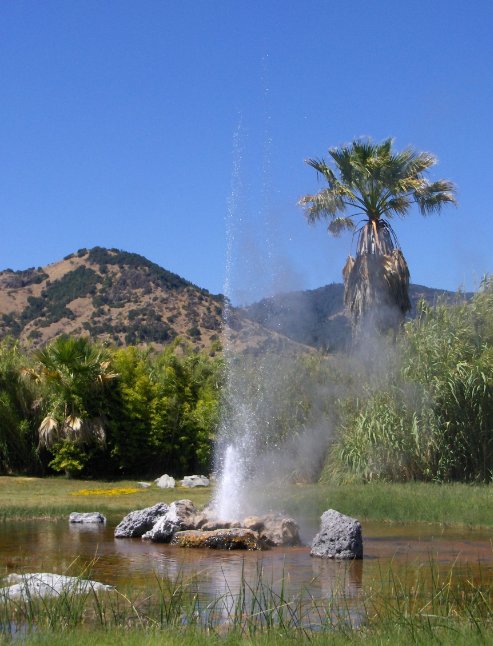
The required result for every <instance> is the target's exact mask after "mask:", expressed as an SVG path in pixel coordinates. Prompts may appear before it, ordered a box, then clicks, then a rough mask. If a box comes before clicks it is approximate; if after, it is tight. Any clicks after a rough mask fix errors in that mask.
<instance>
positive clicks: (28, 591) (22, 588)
mask: <svg viewBox="0 0 493 646" xmlns="http://www.w3.org/2000/svg"><path fill="white" fill-rule="evenodd" d="M4 581H5V583H10V584H13V585H10V586H7V587H4V588H0V598H9V599H20V598H24V599H26V600H29V599H31V598H33V597H58V596H60V595H61V594H66V593H70V594H82V593H84V592H88V591H95V592H101V591H109V590H114V589H115V588H114V587H113V586H111V585H105V584H104V583H99V582H98V581H90V580H89V579H80V578H79V577H76V576H63V575H61V574H51V573H49V572H34V573H30V574H9V575H8V576H7V577H5V579H4Z"/></svg>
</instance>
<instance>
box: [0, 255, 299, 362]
mask: <svg viewBox="0 0 493 646" xmlns="http://www.w3.org/2000/svg"><path fill="white" fill-rule="evenodd" d="M223 307H224V297H223V296H222V295H213V294H210V293H209V292H208V291H207V290H205V289H201V288H199V287H197V286H196V285H193V284H192V283H190V282H188V281H186V280H185V279H183V278H181V277H180V276H178V275H177V274H173V273H171V272H169V271H167V270H166V269H163V268H162V267H159V266H158V265H156V264H155V263H153V262H150V261H149V260H147V259H146V258H144V257H143V256H139V255H138V254H134V253H128V252H125V251H119V250H117V249H104V248H101V247H94V248H93V249H89V250H87V249H81V250H79V251H78V252H77V253H74V254H70V255H69V256H66V257H65V258H64V259H63V260H60V261H59V262H55V263H53V264H50V265H47V266H46V267H39V268H37V269H34V268H31V269H28V270H25V271H15V272H14V271H11V270H8V269H7V270H5V271H2V272H0V337H5V336H7V335H12V336H14V337H16V338H19V339H20V340H21V341H22V343H23V344H25V345H29V346H32V347H37V346H40V345H42V344H44V343H46V342H47V341H49V340H50V339H53V338H54V337H56V336H58V335H60V334H73V335H88V336H91V337H92V338H94V339H99V340H102V341H107V342H109V343H112V344H116V345H130V344H143V343H145V344H147V343H152V344H153V345H155V346H157V347H161V346H163V345H166V344H168V343H171V342H172V341H173V340H174V339H176V338H177V337H179V338H180V339H182V340H184V341H188V342H190V343H192V344H193V345H194V346H195V347H197V348H201V349H202V348H207V349H214V348H215V347H217V346H218V343H219V341H220V336H221V328H222V314H223ZM230 318H231V327H232V330H231V337H232V340H233V342H234V344H235V345H236V346H237V347H239V348H242V349H247V348H254V349H255V350H257V351H261V350H263V349H264V348H265V347H266V346H269V347H271V348H272V346H275V347H278V346H279V345H281V346H282V347H284V346H293V347H296V346H297V345H298V344H296V343H293V342H291V341H289V339H286V337H282V336H281V335H279V334H276V333H275V332H273V331H271V330H267V329H266V328H264V327H263V326H262V325H260V324H259V323H257V322H254V321H249V320H247V319H245V318H244V317H243V316H242V315H241V313H239V312H232V315H231V317H230Z"/></svg>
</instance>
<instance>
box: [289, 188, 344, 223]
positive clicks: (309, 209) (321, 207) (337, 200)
mask: <svg viewBox="0 0 493 646" xmlns="http://www.w3.org/2000/svg"><path fill="white" fill-rule="evenodd" d="M299 204H300V205H301V206H303V207H305V216H306V219H307V220H308V222H309V223H310V224H313V223H314V222H317V221H318V220H320V219H323V218H332V217H334V216H335V215H337V213H342V212H344V211H345V209H346V204H345V203H344V199H343V198H342V196H341V195H340V194H339V193H338V191H334V190H331V189H330V188H326V189H324V190H322V191H320V193H316V194H315V195H305V196H304V197H302V198H301V199H300V201H299Z"/></svg>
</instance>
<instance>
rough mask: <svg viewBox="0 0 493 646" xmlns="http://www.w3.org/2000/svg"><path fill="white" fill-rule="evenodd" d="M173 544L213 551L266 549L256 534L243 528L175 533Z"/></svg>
mask: <svg viewBox="0 0 493 646" xmlns="http://www.w3.org/2000/svg"><path fill="white" fill-rule="evenodd" d="M173 544H174V545H180V547H208V548H209V549H213V550H264V549H268V547H267V546H266V545H265V544H264V543H263V542H262V541H261V540H260V538H259V535H258V534H257V532H254V531H252V530H251V529H245V528H244V527H231V528H229V529H216V530H214V531H210V532H205V531H202V530H190V531H186V532H177V533H176V534H175V535H174V537H173Z"/></svg>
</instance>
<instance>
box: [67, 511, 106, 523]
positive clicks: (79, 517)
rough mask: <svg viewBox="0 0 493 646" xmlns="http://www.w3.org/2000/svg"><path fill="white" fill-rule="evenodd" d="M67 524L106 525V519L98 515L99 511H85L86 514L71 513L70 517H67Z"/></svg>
mask: <svg viewBox="0 0 493 646" xmlns="http://www.w3.org/2000/svg"><path fill="white" fill-rule="evenodd" d="M68 522H69V523H82V524H86V523H88V524H91V525H92V524H94V523H98V524H104V523H106V518H105V517H104V516H103V514H100V513H99V511H87V512H79V511H73V512H72V513H71V514H70V516H69V517H68Z"/></svg>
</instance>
